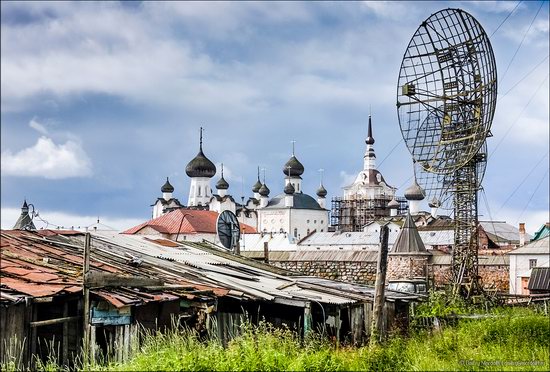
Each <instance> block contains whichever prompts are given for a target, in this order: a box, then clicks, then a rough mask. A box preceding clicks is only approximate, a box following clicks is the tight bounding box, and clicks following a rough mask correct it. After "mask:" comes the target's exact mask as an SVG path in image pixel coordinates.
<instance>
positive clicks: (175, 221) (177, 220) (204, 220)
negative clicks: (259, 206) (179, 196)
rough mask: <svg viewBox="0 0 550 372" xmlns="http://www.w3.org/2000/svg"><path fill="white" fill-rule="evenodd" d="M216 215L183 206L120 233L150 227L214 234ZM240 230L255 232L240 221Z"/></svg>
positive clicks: (211, 212)
mask: <svg viewBox="0 0 550 372" xmlns="http://www.w3.org/2000/svg"><path fill="white" fill-rule="evenodd" d="M218 215H219V214H218V213H217V212H214V211H205V210H199V209H183V208H182V209H176V210H174V211H171V212H168V213H166V214H165V215H162V216H160V217H157V218H154V219H152V220H149V221H147V222H144V223H142V224H139V225H137V226H134V227H132V228H130V229H128V230H126V231H123V232H122V233H123V234H136V233H137V232H139V231H140V230H142V229H143V228H145V227H150V228H152V229H155V230H156V231H158V232H160V233H165V234H177V233H178V230H179V233H180V234H198V233H207V234H215V233H216V221H217V219H218ZM241 231H244V232H245V233H246V234H251V233H255V232H256V229H255V228H253V227H252V226H249V225H246V224H244V223H241Z"/></svg>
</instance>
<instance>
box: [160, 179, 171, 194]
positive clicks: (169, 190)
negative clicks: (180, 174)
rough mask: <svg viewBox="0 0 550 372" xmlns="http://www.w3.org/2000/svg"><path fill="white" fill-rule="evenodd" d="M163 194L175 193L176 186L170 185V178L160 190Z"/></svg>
mask: <svg viewBox="0 0 550 372" xmlns="http://www.w3.org/2000/svg"><path fill="white" fill-rule="evenodd" d="M160 191H161V192H174V186H172V185H171V184H170V181H168V177H166V182H165V183H164V185H162V187H161V188H160Z"/></svg>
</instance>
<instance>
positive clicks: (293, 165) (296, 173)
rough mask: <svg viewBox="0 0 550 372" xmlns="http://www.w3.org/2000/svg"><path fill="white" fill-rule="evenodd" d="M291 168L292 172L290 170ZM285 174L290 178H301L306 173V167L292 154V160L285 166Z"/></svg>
mask: <svg viewBox="0 0 550 372" xmlns="http://www.w3.org/2000/svg"><path fill="white" fill-rule="evenodd" d="M288 167H290V170H289V169H288ZM283 173H284V175H285V176H290V177H300V176H301V175H302V173H304V166H303V165H302V163H300V161H299V160H298V159H296V156H294V154H292V156H291V157H290V159H288V161H287V162H286V163H285V166H284V168H283Z"/></svg>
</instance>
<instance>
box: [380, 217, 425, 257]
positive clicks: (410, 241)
mask: <svg viewBox="0 0 550 372" xmlns="http://www.w3.org/2000/svg"><path fill="white" fill-rule="evenodd" d="M390 254H406V255H425V254H430V252H428V251H427V250H426V247H425V246H424V243H423V242H422V239H421V238H420V234H418V229H417V228H416V224H415V223H414V221H413V219H412V217H411V214H410V213H407V217H405V224H404V225H403V228H401V231H400V232H399V235H398V236H397V239H396V240H395V243H393V250H392V251H391V252H390Z"/></svg>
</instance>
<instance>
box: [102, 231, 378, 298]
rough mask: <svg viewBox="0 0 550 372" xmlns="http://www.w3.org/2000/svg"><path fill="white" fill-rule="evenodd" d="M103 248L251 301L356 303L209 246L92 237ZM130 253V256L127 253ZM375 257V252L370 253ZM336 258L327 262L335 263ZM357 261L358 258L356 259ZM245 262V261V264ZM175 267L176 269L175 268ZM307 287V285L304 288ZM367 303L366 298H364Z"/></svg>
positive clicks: (109, 235)
mask: <svg viewBox="0 0 550 372" xmlns="http://www.w3.org/2000/svg"><path fill="white" fill-rule="evenodd" d="M93 236H94V238H96V240H98V241H99V242H100V243H101V244H104V247H110V248H109V249H112V250H116V251H117V252H124V251H126V250H131V254H133V255H139V257H140V259H143V260H144V261H145V262H149V261H150V260H152V259H157V260H158V259H165V260H167V261H166V268H167V269H168V270H172V269H174V270H179V275H180V276H182V277H184V278H186V279H187V278H192V279H193V280H200V281H202V282H204V283H206V284H213V285H217V286H222V287H224V288H227V289H228V290H230V291H232V292H238V293H243V295H245V296H247V297H249V298H257V299H264V300H267V301H276V300H277V299H282V300H284V299H299V300H305V301H310V300H315V301H319V302H325V303H334V304H345V303H352V302H356V301H357V297H356V294H353V293H351V292H350V293H346V291H341V292H339V293H325V292H323V291H321V290H318V289H312V288H310V287H308V286H306V285H305V284H307V283H306V282H305V281H303V280H301V279H296V277H295V276H286V275H281V274H279V272H280V269H275V268H272V267H271V266H267V265H259V266H258V263H255V264H254V265H253V263H252V262H251V263H250V264H247V263H246V259H244V258H239V259H237V258H232V257H231V256H229V254H228V253H227V252H226V251H225V250H220V251H219V253H218V252H216V250H215V249H213V248H211V247H210V246H208V245H203V244H199V243H190V242H182V243H181V246H180V247H166V246H164V245H160V244H156V243H153V242H151V241H148V240H146V239H144V238H143V237H140V236H133V235H119V234H113V233H108V232H102V233H97V234H93ZM127 253H128V252H127ZM278 253H281V254H286V253H288V254H298V255H302V254H304V255H305V256H304V259H308V260H309V259H311V258H309V257H308V255H311V254H313V255H318V254H319V253H332V252H284V251H283V252H278ZM348 253H349V254H352V255H364V254H365V253H366V252H348ZM370 254H374V255H376V252H370ZM334 259H335V257H334V255H333V254H330V255H329V256H328V257H327V260H334ZM356 259H357V258H356ZM243 260H244V261H243ZM172 266H173V267H172ZM304 283H305V284H304ZM365 299H366V297H365Z"/></svg>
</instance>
